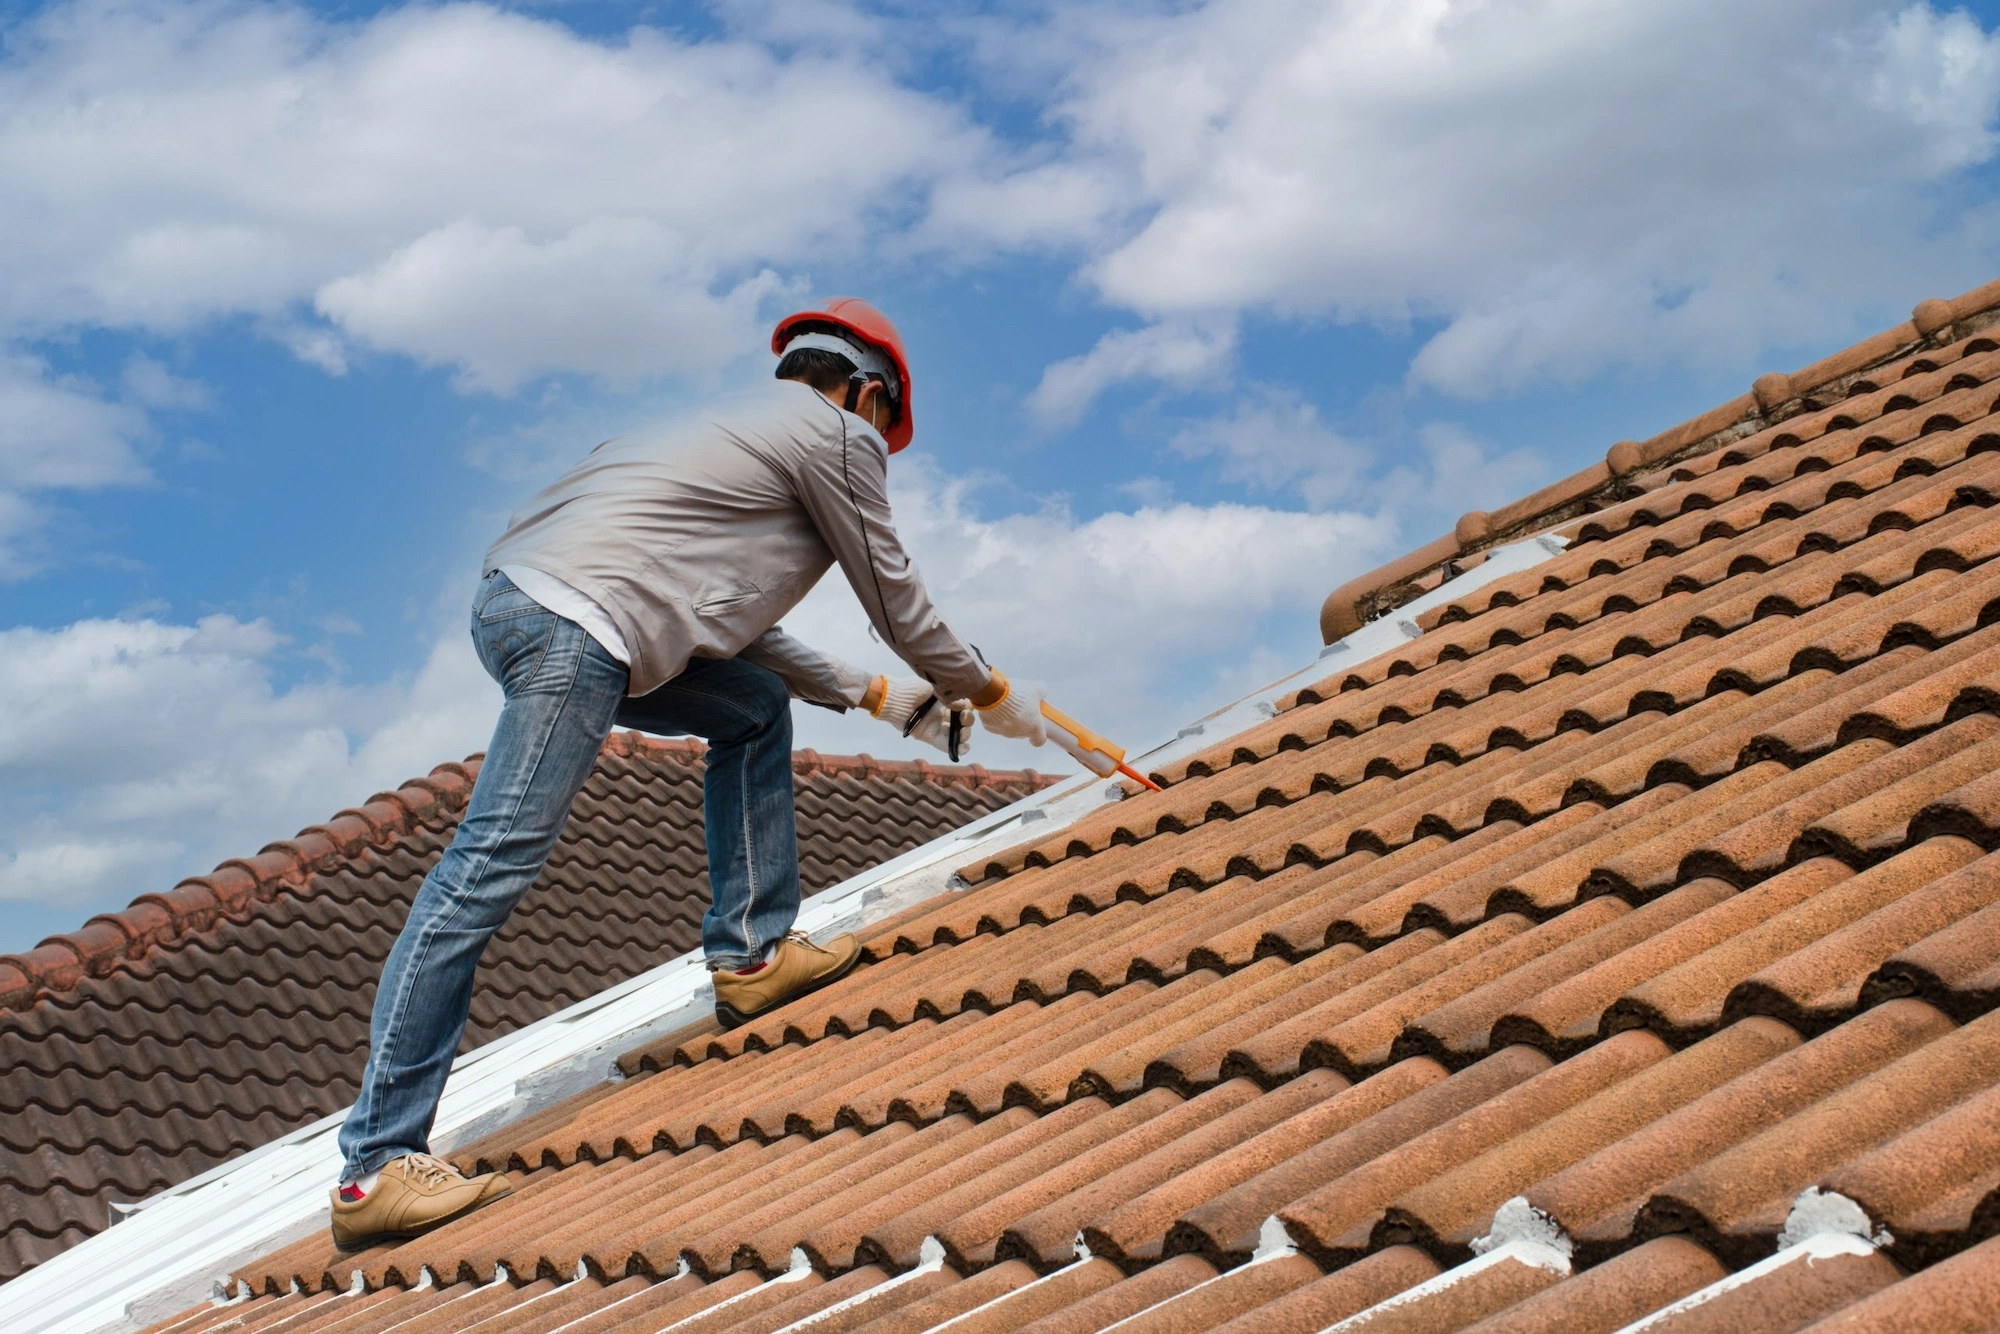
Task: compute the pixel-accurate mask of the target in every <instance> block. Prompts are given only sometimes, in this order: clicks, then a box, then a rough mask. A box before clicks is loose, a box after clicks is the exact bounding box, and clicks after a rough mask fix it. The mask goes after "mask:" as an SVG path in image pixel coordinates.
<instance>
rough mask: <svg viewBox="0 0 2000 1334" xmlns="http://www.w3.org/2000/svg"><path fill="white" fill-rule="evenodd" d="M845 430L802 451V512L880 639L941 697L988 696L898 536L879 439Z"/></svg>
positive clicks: (985, 677) (981, 670)
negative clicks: (823, 443) (829, 441)
mask: <svg viewBox="0 0 2000 1334" xmlns="http://www.w3.org/2000/svg"><path fill="white" fill-rule="evenodd" d="M828 410H829V411H833V410H834V409H833V408H832V407H831V406H830V405H829V409H828ZM847 428H848V429H847V435H846V438H845V439H844V440H841V441H838V442H836V443H833V444H829V445H827V446H825V447H822V448H818V449H813V450H810V451H808V453H807V457H806V463H805V466H804V468H803V470H802V476H801V478H800V483H801V485H800V499H801V501H802V502H803V503H804V505H805V507H806V512H807V513H808V514H810V515H811V516H812V520H813V523H814V525H815V526H816V527H817V528H818V529H819V533H820V536H821V537H822V538H824V539H825V541H826V544H827V546H828V547H830V548H832V550H833V555H834V559H836V560H838V561H839V562H840V568H841V570H842V571H843V572H845V574H846V575H847V582H848V583H849V584H850V585H852V586H853V588H854V595H855V596H856V597H857V598H859V599H860V600H861V606H862V608H863V609H864V610H865V611H866V612H867V613H868V619H869V620H870V621H871V622H872V623H873V624H874V626H875V633H876V634H878V635H880V636H881V638H882V642H883V643H885V644H887V645H888V646H889V647H890V648H891V649H893V650H895V653H896V656H897V657H899V658H901V659H902V660H903V661H904V662H906V663H908V664H909V665H910V666H911V667H912V668H913V669H914V670H915V671H916V673H917V674H918V675H919V676H921V677H923V678H924V679H925V680H927V681H929V682H930V683H931V684H932V685H933V686H935V687H937V690H938V693H939V694H940V695H943V696H944V697H946V698H973V699H975V702H976V700H977V698H978V697H980V696H982V695H984V694H986V693H987V690H988V686H989V684H990V680H991V673H989V672H988V671H987V670H986V667H985V666H984V665H983V664H982V663H981V662H980V661H979V659H978V658H977V657H976V656H975V655H974V654H973V652H972V650H971V649H969V648H967V647H966V646H965V643H964V641H962V640H960V639H959V637H958V636H957V635H955V634H953V633H952V632H951V629H950V627H949V626H947V625H946V624H945V623H944V621H943V620H942V618H940V617H939V616H938V613H937V609H936V608H935V607H933V606H932V605H931V599H930V594H929V593H928V592H927V591H926V590H925V588H924V580H923V576H922V575H920V574H918V573H917V567H916V564H915V563H914V562H913V561H911V559H910V557H909V553H908V552H906V551H905V550H904V549H903V542H902V539H901V538H900V537H898V536H897V535H896V526H895V522H894V520H893V519H892V518H891V517H890V513H889V496H888V455H887V454H886V453H885V452H884V450H883V447H882V444H881V442H880V441H879V440H878V439H877V438H876V437H875V436H874V435H873V434H872V433H868V432H865V431H862V430H857V429H855V427H854V425H853V423H847Z"/></svg>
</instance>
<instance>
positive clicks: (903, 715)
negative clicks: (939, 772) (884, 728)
mask: <svg viewBox="0 0 2000 1334" xmlns="http://www.w3.org/2000/svg"><path fill="white" fill-rule="evenodd" d="M862 703H863V705H864V706H866V707H867V709H868V712H869V713H870V714H872V715H873V716H875V717H877V718H880V719H881V720H882V721H883V722H885V723H887V724H889V726H891V727H893V728H895V729H896V730H897V731H898V732H901V733H902V734H903V735H904V736H913V737H915V738H916V739H917V740H919V741H921V742H923V743H924V744H925V745H927V746H935V747H936V748H937V749H939V750H941V751H943V752H944V753H945V754H946V755H947V756H949V757H950V758H951V759H952V760H953V761H954V762H956V761H957V760H958V759H959V757H961V756H963V755H964V754H965V753H966V751H968V750H969V749H971V746H972V709H971V706H969V705H968V704H966V702H965V701H964V700H962V699H961V700H956V701H952V702H949V703H947V702H946V701H944V700H940V699H939V698H938V697H937V692H936V691H935V690H933V689H931V686H930V683H929V682H928V681H921V680H918V679H917V678H916V677H914V676H893V677H892V676H878V677H876V678H875V681H874V684H872V685H871V686H869V688H868V693H867V694H866V695H865V696H863V697H862ZM954 717H956V718H957V720H958V728H957V731H958V744H957V747H956V749H954V748H953V746H952V730H953V729H952V720H953V718H954Z"/></svg>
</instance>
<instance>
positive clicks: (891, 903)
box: [0, 534, 1565, 1334]
mask: <svg viewBox="0 0 2000 1334" xmlns="http://www.w3.org/2000/svg"><path fill="white" fill-rule="evenodd" d="M1564 545H1565V544H1564V542H1563V540H1562V539H1561V538H1558V537H1555V536H1554V535H1552V534H1542V535H1541V536H1539V537H1534V538H1530V539H1528V540H1527V541H1524V542H1517V543H1513V544H1511V545H1509V546H1505V547H1497V548H1495V549H1494V550H1493V552H1492V553H1491V554H1490V555H1489V556H1488V558H1487V559H1486V561H1485V562H1483V563H1482V564H1480V565H1479V566H1477V567H1476V568H1474V569H1472V570H1470V571H1468V572H1467V573H1465V574H1462V575H1460V576H1458V577H1457V578H1456V579H1453V580H1451V581H1450V582H1448V583H1446V584H1444V585H1443V586H1442V587H1440V588H1437V589H1435V590H1433V591H1432V592H1430V593H1428V594H1425V595H1424V596H1423V597H1421V598H1418V599H1416V600H1415V601H1413V602H1411V603H1409V604H1408V605H1406V606H1404V607H1401V608H1399V609H1398V610H1397V611H1396V612H1395V613H1394V614H1392V615H1390V616H1388V617H1384V618H1383V619H1382V620H1379V621H1374V622H1371V623H1369V624H1368V625H1365V626H1363V627H1361V628H1360V629H1359V630H1356V631H1355V632H1354V633H1353V634H1351V635H1348V636H1347V637H1346V638H1344V639H1342V640H1340V641H1339V642H1337V643H1334V644H1329V645H1327V646H1326V647H1325V648H1323V649H1321V650H1320V653H1319V656H1318V658H1316V659H1315V660H1314V661H1313V662H1312V663H1310V664H1308V665H1306V666H1304V667H1301V668H1300V669H1299V670H1297V671H1295V672H1292V673H1290V674H1289V675H1287V676H1285V677H1283V678H1281V679H1279V680H1277V681H1274V682H1272V683H1270V684H1269V685H1267V686H1265V687H1263V688H1262V689H1261V690H1257V691H1254V692H1252V693H1251V694H1249V695H1246V696H1244V697H1243V698H1242V699H1239V700H1237V701H1235V702H1234V703H1232V704H1229V705H1227V706H1225V707H1223V708H1221V709H1217V710H1215V711H1214V712H1212V713H1210V714H1208V715H1206V716H1205V717H1203V718H1200V719H1198V720H1196V721H1195V722H1193V723H1191V724H1189V725H1188V726H1186V727H1183V728H1181V729H1179V731H1178V732H1177V733H1175V734H1174V735H1172V736H1171V737H1169V738H1168V739H1166V740H1164V741H1161V742H1159V743H1157V744H1155V745H1153V746H1151V747H1150V748H1148V749H1145V750H1142V751H1139V752H1136V753H1134V754H1133V755H1132V757H1131V759H1132V762H1133V767H1135V768H1138V767H1140V763H1141V762H1145V763H1151V764H1154V765H1158V764H1165V763H1169V762H1171V761H1173V760H1175V759H1179V758H1183V757H1185V756H1187V755H1192V754H1194V753H1196V752H1197V751H1200V750H1204V749H1206V748H1208V747H1209V746H1212V745H1214V744H1215V743H1216V742H1218V741H1222V740H1226V739H1227V738H1229V737H1231V736H1234V735H1236V734H1237V733H1239V732H1242V731H1244V730H1246V729H1248V728H1250V727H1253V726H1255V725H1257V724H1258V723H1260V722H1263V721H1264V720H1266V719H1268V718H1271V717H1273V716H1275V714H1276V711H1277V710H1276V701H1277V700H1278V699H1280V698H1282V697H1283V696H1284V695H1286V694H1288V693H1290V692H1291V691H1293V690H1296V689H1298V688H1299V687H1300V686H1303V685H1308V684H1311V683H1312V682H1314V681H1317V680H1320V679H1323V678H1324V677H1326V676H1329V675H1331V674H1332V673H1333V672H1335V671H1339V670H1342V669H1345V668H1351V667H1354V666H1358V665H1360V664H1361V663H1363V662H1365V661H1367V660H1368V659H1370V658H1373V657H1376V656H1378V655H1380V654H1382V653H1385V652H1388V651H1390V650H1393V649H1396V648H1400V647H1401V646H1402V645H1404V644H1405V643H1407V642H1409V640H1411V639H1413V638H1416V637H1418V635H1419V633H1420V632H1419V631H1418V629H1417V626H1416V624H1415V619H1414V618H1415V617H1417V616H1419V615H1421V614H1422V613H1423V612H1425V611H1427V610H1429V609H1430V608H1432V607H1436V606H1442V605H1443V604H1445V603H1446V602H1449V601H1451V600H1452V599H1454V598H1459V597H1463V596H1465V595H1466V594H1467V593H1469V592H1471V591H1472V590H1474V589H1476V588H1478V587H1480V586H1482V585H1484V584H1487V583H1490V582H1492V581H1493V580H1495V579H1498V578H1501V577H1503V576H1505V575H1509V574H1514V573H1517V572H1519V571H1521V570H1524V569H1528V568H1530V567H1531V566H1533V565H1535V564H1537V563H1539V562H1541V561H1545V560H1548V559H1549V558H1550V557H1552V556H1555V555H1557V554H1559V553H1560V552H1561V551H1562V549H1563V547H1564ZM1122 795H1123V790H1122V788H1121V787H1119V785H1117V784H1115V783H1108V782H1107V781H1106V780H1105V779H1102V778H1099V777H1097V776H1096V775H1094V774H1089V773H1083V774H1079V775H1077V776H1075V777H1073V778H1070V779H1067V780H1065V781H1063V782H1061V783H1058V784H1056V785H1055V786H1053V787H1050V788H1047V789H1045V790H1043V791H1041V792H1037V793H1033V794H1031V795H1029V796H1027V797H1024V798H1022V799H1021V800H1020V801H1017V802H1015V803H1013V804H1012V805H1010V806H1007V807H1005V808H1004V809H1002V810H999V811H995V812H993V813H991V814H990V815H985V816H982V817H981V818H979V819H978V820H975V821H973V822H971V823H970V824H968V825H965V826H963V827H962V828H960V829H958V830H955V831H953V832H952V833H949V834H945V835H943V836H941V837H939V838H936V839H933V840H931V841H930V842H929V843H926V844H924V845H923V846H922V847H920V848H915V849H913V850H911V851H910V852H906V853H904V854H903V855H901V856H899V857H896V858H893V859H891V860H890V861H887V862H884V863H883V864H882V865H880V866H877V867H874V868H872V869H870V870H868V871H865V872H863V873H862V874H860V875H857V876H854V877H852V878H850V879H848V880H846V881H843V882H842V883H841V884H839V885H836V886H834V887H833V888H832V889H829V890H825V891H823V892H821V893H819V894H815V895H814V896H813V897H811V898H810V899H807V900H806V901H805V903H804V904H803V905H802V906H801V908H800V912H799V918H798V928H799V929H800V930H802V931H807V932H812V933H821V932H826V931H844V930H852V929H856V928H858V927H861V926H863V925H865V924H866V923H868V922H871V921H879V920H881V919H882V918H884V917H887V916H889V915H891V914H893V913H896V912H900V911H902V910H903V909H904V908H907V907H910V906H913V905H915V904H917V903H921V902H923V901H925V900H927V899H930V898H934V897H936V896H937V895H939V894H942V893H945V892H946V891H948V890H951V889H954V888H959V887H962V884H963V882H961V881H958V880H957V876H956V871H957V868H958V867H959V866H962V865H964V864H966V862H967V861H969V860H971V859H972V858H974V857H975V856H976V855H978V854H979V853H981V852H982V851H986V850H991V851H996V852H997V851H999V850H1001V849H1002V848H1006V847H1012V846H1014V845H1015V844H1017V843H1021V842H1024V841H1026V840H1028V839H1030V838H1035V837H1038V836H1040V837H1046V836H1047V835H1048V834H1051V833H1054V832H1055V831H1056V830H1058V829H1062V828H1065V827H1066V826H1068V825H1070V824H1073V823H1075V822H1076V821H1077V820H1079V819H1081V818H1082V817H1084V816H1085V815H1088V814H1090V813H1091V812H1092V811H1095V810H1097V809H1098V808H1099V807H1101V806H1103V805H1104V804H1105V803H1106V802H1107V801H1112V800H1117V799H1119V798H1120V797H1121V796H1122ZM713 998H714V992H713V990H712V988H711V986H710V984H709V978H708V970H707V969H706V968H705V967H703V965H702V962H701V959H700V956H699V954H698V953H697V954H689V955H684V956H682V957H681V958H679V959H675V960H672V961H670V962H668V963H665V964H662V965H660V966H659V967H658V968H655V969H653V970H652V971H651V972H648V973H644V974H641V975H640V976H638V977H635V978H632V979H630V980H628V981H626V982H622V983H620V984H618V985H617V986H614V987H611V988H609V989H607V990H605V991H603V992H601V993H599V994H598V995H596V996H593V997H591V998H590V999H589V1000H585V1001H580V1002H578V1003H577V1004H575V1005H572V1006H570V1007H569V1008H568V1009H565V1010H562V1011H560V1012H558V1013H556V1014H552V1015H549V1016H547V1017H546V1018H543V1019H541V1020H538V1021H537V1022H535V1023H533V1024H530V1025H528V1026H527V1027H526V1028H522V1029H518V1030H516V1031H515V1032H513V1033H510V1034H508V1035H507V1036H505V1037H502V1038H498V1039H496V1040H494V1041H493V1042H490V1043H488V1044H486V1045H485V1046H484V1047H481V1048H479V1049H478V1050H476V1051H473V1052H468V1053H467V1054H465V1055H463V1056H461V1057H459V1058H458V1059H457V1060H456V1061H455V1062H453V1064H452V1072H451V1078H450V1081H449V1082H448V1083H447V1084H446V1086H445V1092H444V1097H443V1099H442V1100H441V1101H440V1102H439V1104H438V1114H437V1119H436V1122H435V1129H434V1131H433V1134H432V1147H433V1149H434V1150H435V1151H437V1152H439V1153H444V1154H448V1153H450V1152H451V1151H452V1150H453V1149H455V1148H457V1147H460V1146H462V1145H465V1144H468V1143H470V1142H472V1141H473V1140H475V1139H478V1138H480V1137H482V1136H484V1135H486V1134H488V1133H490V1132H491V1131H493V1130H496V1129H498V1128H500V1127H501V1126H503V1125H506V1124H509V1123H511V1122H513V1121H516V1120H519V1119H520V1118H521V1117H523V1116H526V1115H528V1114H530V1113H532V1112H534V1111H536V1110H539V1109H540V1108H542V1107H546V1106H548V1105H550V1104H552V1103H554V1102H557V1101H559V1100H561V1099H562V1098H566V1097H568V1096H570V1095H572V1094H574V1093H579V1092H581V1091H583V1090H584V1089H586V1088H590V1087H593V1086H595V1085H597V1084H600V1083H602V1082H603V1081H604V1080H605V1079H606V1078H616V1077H617V1075H616V1072H615V1069H614V1068H613V1064H612V1063H613V1061H614V1060H615V1058H616V1057H617V1056H618V1055H620V1054H622V1053H624V1052H627V1051H630V1050H633V1049H634V1048H637V1047H640V1046H643V1045H645V1044H646V1043H647V1042H650V1041H653V1040H654V1039H656V1038H659V1037H662V1036H664V1035H666V1034H667V1033H670V1032H672V1031H674V1030H675V1029H678V1028H682V1027H685V1026H686V1025H688V1024H690V1023H693V1022H694V1021H695V1020H697V1019H699V1018H701V1017H703V1016H704V1015H706V1014H707V1013H708V1012H709V1010H710V1009H711V1007H712V1006H713V1004H714V999H713ZM345 1115H346V1114H345V1113H344V1112H336V1113H334V1114H333V1115H331V1116H328V1117H325V1118H323V1119H321V1120H319V1121H316V1122H314V1123H313V1124H312V1125H309V1126H304V1127H301V1128H300V1129H298V1130H295V1131H293V1132H291V1133H290V1134H288V1135H284V1136H282V1137H280V1138H279V1139H276V1140H274V1141H272V1142H271V1143H269V1144H266V1145H264V1146H262V1147H261V1148H257V1149H253V1150H251V1151H250V1152H249V1153H246V1154H244V1155H242V1156H241V1157H238V1158H234V1159H231V1160H230V1161H228V1162H225V1163H222V1164H220V1165H218V1166H216V1167H214V1168H211V1169H210V1170H209V1171H207V1172H204V1173H202V1174H201V1175H200V1176H197V1177H195V1178H193V1179H192V1180H189V1181H185V1182H182V1183H181V1184H180V1185H178V1186H173V1187H170V1188H168V1189H167V1190H164V1191H161V1192H160V1193H159V1194H157V1195H154V1196H151V1197H149V1198H147V1199H146V1200H143V1201H140V1202H139V1203H138V1204H137V1206H136V1207H134V1208H132V1209H131V1210H130V1211H129V1213H128V1214H127V1216H126V1217H125V1218H124V1219H123V1220H122V1221H120V1222H119V1224H118V1225H117V1226H116V1227H114V1228H110V1229H108V1230H106V1231H105V1232H102V1233H99V1234H98V1235H97V1236H95V1237H91V1238H89V1239H87V1240H85V1241H83V1242H80V1243H79V1244H77V1245H75V1246H72V1247H71V1248H69V1249H68V1250H66V1251H64V1252H63V1253H61V1254H60V1255H57V1256H54V1257H52V1258H51V1259H48V1260H45V1261H43V1262H42V1263H41V1264H39V1265H37V1266H35V1267H34V1268H33V1269H31V1270H29V1271H28V1272H27V1273H25V1274H22V1275H20V1276H19V1277H17V1278H15V1279H13V1280H12V1281H10V1282H8V1283H5V1284H0V1329H4V1330H7V1331H9V1332H10V1334H12V1332H13V1331H21V1334H98V1332H99V1331H104V1332H105V1334H110V1332H111V1331H130V1330H136V1329H138V1328H140V1327H142V1326H145V1325H149V1324H153V1323H155V1322H157V1321H159V1320H162V1319H164V1318H166V1317H167V1316H170V1315H172V1314H174V1313H175V1312H177V1311H181V1310H184V1309H186V1308H187V1307H190V1306H193V1305H196V1304H197V1303H199V1302H201V1301H202V1300H204V1299H205V1298H208V1297H210V1296H211V1295H212V1294H213V1293H214V1292H215V1291H216V1288H217V1285H218V1284H219V1283H222V1282H224V1281H225V1280H226V1278H227V1276H228V1275H229V1272H230V1271H231V1270H232V1269H233V1268H235V1267H236V1266H237V1265H240V1264H243V1263H245V1262H247V1261H250V1260H253V1259H256V1258H258V1257H260V1256H263V1255H266V1254H269V1253H270V1252H271V1251H272V1250H274V1249H275V1248H277V1247H279V1246H283V1245H287V1244H289V1243H290V1242H293V1241H297V1240H298V1239H300V1238H301V1237H304V1236H306V1235H307V1234H309V1233H311V1232H312V1231H314V1230H316V1229H317V1228H319V1227H322V1226H324V1220H325V1213H324V1211H325V1208H326V1203H325V1201H326V1193H327V1191H328V1189H329V1188H330V1187H331V1185H332V1183H333V1180H334V1178H335V1177H336V1176H337V1175H338V1174H339V1170H340V1152H339V1149H338V1146H337V1145H336V1143H335V1140H336V1137H337V1135H338V1134H339V1130H340V1123H341V1121H342V1119H343V1118H344V1117H345ZM1037 1281H1040V1280H1037Z"/></svg>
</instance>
